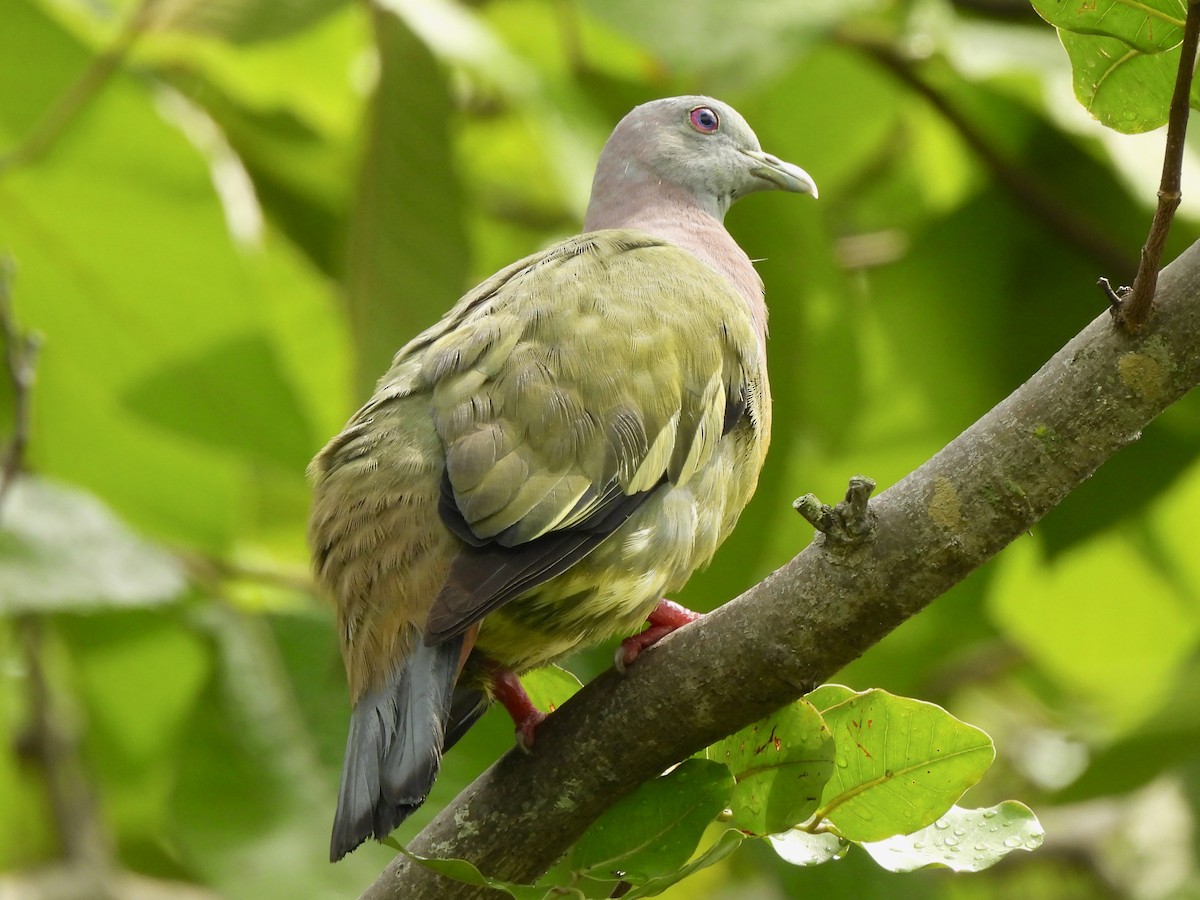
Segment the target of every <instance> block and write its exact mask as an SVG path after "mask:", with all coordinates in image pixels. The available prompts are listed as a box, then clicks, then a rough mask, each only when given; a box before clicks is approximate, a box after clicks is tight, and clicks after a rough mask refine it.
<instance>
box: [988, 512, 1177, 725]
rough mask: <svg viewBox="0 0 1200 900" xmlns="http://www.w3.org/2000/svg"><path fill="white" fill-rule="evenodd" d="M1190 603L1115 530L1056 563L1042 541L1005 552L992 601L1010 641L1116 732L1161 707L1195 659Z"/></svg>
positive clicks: (1063, 555) (1148, 558)
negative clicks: (1185, 667) (1188, 662)
mask: <svg viewBox="0 0 1200 900" xmlns="http://www.w3.org/2000/svg"><path fill="white" fill-rule="evenodd" d="M1130 597H1137V598H1138V601H1137V603H1136V604H1131V603H1129V598H1130ZM1190 603H1191V600H1190V599H1189V595H1188V594H1187V593H1186V592H1185V591H1180V590H1179V589H1178V588H1177V587H1176V586H1175V585H1173V584H1172V583H1171V580H1170V579H1169V578H1166V577H1164V576H1163V574H1162V573H1160V572H1158V571H1156V570H1155V567H1154V565H1153V557H1152V556H1150V555H1148V554H1146V553H1145V552H1144V551H1143V550H1142V548H1141V547H1139V545H1138V543H1137V542H1135V541H1133V540H1130V539H1129V538H1128V537H1127V536H1125V535H1123V534H1121V533H1119V532H1115V531H1112V530H1110V531H1106V532H1104V533H1102V534H1101V535H1100V536H1099V537H1097V538H1094V539H1093V540H1090V541H1086V542H1084V543H1083V544H1081V545H1078V546H1076V547H1073V548H1072V549H1070V550H1068V551H1066V552H1063V553H1060V554H1059V555H1058V556H1057V557H1056V558H1055V559H1053V560H1046V559H1045V558H1044V554H1043V553H1042V552H1041V550H1040V548H1039V547H1038V545H1037V542H1036V541H1022V542H1020V543H1019V544H1015V545H1014V546H1012V547H1009V548H1008V550H1007V551H1006V552H1005V554H1004V558H1003V560H1001V561H1000V565H999V566H998V567H997V570H996V575H995V581H994V583H993V585H992V590H991V592H990V594H989V597H988V609H989V612H990V614H991V617H992V620H993V621H994V622H995V623H996V624H997V625H998V626H999V627H1000V628H1001V630H1003V632H1004V633H1005V635H1006V636H1007V637H1008V639H1009V640H1011V641H1012V642H1013V643H1014V644H1015V645H1016V646H1017V647H1019V648H1020V650H1021V652H1022V653H1024V654H1025V655H1026V656H1027V657H1028V658H1029V659H1030V660H1031V661H1033V662H1034V663H1035V664H1036V665H1037V666H1038V667H1039V668H1040V669H1041V670H1042V671H1043V672H1045V673H1046V674H1047V675H1049V676H1050V677H1051V678H1053V679H1054V680H1055V681H1057V682H1058V683H1060V684H1061V685H1063V686H1064V687H1066V688H1068V689H1069V690H1071V691H1072V692H1073V693H1075V694H1078V695H1082V696H1083V697H1085V698H1088V699H1090V700H1091V701H1092V704H1093V709H1094V710H1095V713H1096V714H1097V715H1098V716H1099V717H1100V718H1101V720H1102V721H1104V722H1105V723H1106V725H1107V726H1108V727H1109V728H1110V729H1116V730H1117V731H1119V732H1128V731H1131V730H1132V729H1133V728H1134V727H1135V726H1136V725H1137V724H1138V723H1140V722H1141V721H1142V720H1143V719H1145V717H1146V716H1147V715H1149V714H1150V713H1151V712H1152V711H1153V710H1154V709H1155V707H1156V706H1157V705H1158V704H1159V703H1161V701H1162V700H1163V698H1164V697H1165V696H1166V695H1167V692H1168V691H1169V690H1170V689H1171V686H1172V684H1173V683H1174V680H1175V678H1176V677H1177V673H1178V672H1179V670H1180V667H1181V666H1182V665H1183V664H1184V662H1185V661H1186V660H1187V659H1188V658H1189V657H1190V656H1192V655H1193V654H1194V653H1195V648H1196V641H1197V638H1198V637H1200V626H1198V624H1197V622H1196V618H1195V616H1194V615H1193V613H1192V612H1191V609H1190V608H1189V604H1190ZM1031 616H1036V621H1033V620H1031V618H1030V617H1031ZM1130 672H1136V673H1137V677H1133V678H1131V677H1129V673H1130Z"/></svg>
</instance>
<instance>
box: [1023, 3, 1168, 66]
mask: <svg viewBox="0 0 1200 900" xmlns="http://www.w3.org/2000/svg"><path fill="white" fill-rule="evenodd" d="M1031 2H1032V3H1033V8H1034V9H1036V10H1037V11H1038V15H1040V16H1041V17H1042V18H1043V19H1045V20H1046V21H1047V22H1049V23H1050V24H1051V25H1056V26H1058V27H1059V28H1061V29H1063V30H1065V31H1072V32H1076V33H1077V34H1088V35H1103V36H1106V37H1112V38H1119V39H1120V41H1121V42H1122V43H1123V44H1124V45H1125V46H1127V47H1132V48H1133V49H1135V50H1138V51H1140V52H1142V53H1159V52H1161V51H1163V50H1169V49H1170V48H1172V47H1174V46H1176V45H1177V44H1178V43H1179V42H1180V41H1182V40H1183V20H1184V18H1185V17H1186V16H1187V4H1186V2H1185V0H1091V2H1077V0H1031Z"/></svg>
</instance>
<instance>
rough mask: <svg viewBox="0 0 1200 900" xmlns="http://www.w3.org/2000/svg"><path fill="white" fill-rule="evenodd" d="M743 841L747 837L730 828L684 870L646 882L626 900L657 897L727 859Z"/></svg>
mask: <svg viewBox="0 0 1200 900" xmlns="http://www.w3.org/2000/svg"><path fill="white" fill-rule="evenodd" d="M743 840H745V837H744V836H743V834H742V833H741V832H740V831H737V830H736V829H733V828H730V829H729V830H728V831H726V832H725V833H723V834H722V835H721V836H720V837H719V838H717V842H716V843H715V844H713V845H712V846H711V847H709V848H708V849H707V850H705V851H704V852H703V853H701V854H700V855H699V856H697V857H696V858H695V859H693V860H692V861H691V862H689V863H688V864H687V865H686V866H684V867H683V868H682V869H679V870H677V871H676V872H674V873H672V874H670V875H663V876H662V877H660V878H651V879H650V880H649V881H646V882H645V883H643V884H641V885H640V886H638V887H635V888H634V889H633V890H632V891H630V892H629V893H628V894H625V900H638V898H639V897H657V896H658V895H659V894H661V893H662V892H663V891H665V890H666V889H667V888H669V887H671V886H672V885H675V884H678V883H679V882H681V881H683V879H685V878H688V877H689V876H691V875H694V874H695V873H696V872H699V871H700V870H701V869H707V868H708V867H709V866H711V865H713V864H714V863H718V862H720V861H721V860H723V859H724V858H725V857H727V856H729V855H730V854H731V853H733V851H734V850H736V849H737V848H738V847H740V846H741V845H742V841H743Z"/></svg>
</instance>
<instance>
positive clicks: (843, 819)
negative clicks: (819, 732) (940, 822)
mask: <svg viewBox="0 0 1200 900" xmlns="http://www.w3.org/2000/svg"><path fill="white" fill-rule="evenodd" d="M824 716H825V722H826V724H828V725H829V729H830V731H831V732H833V739H834V741H835V743H836V747H837V749H836V759H835V762H836V767H835V769H834V773H833V776H832V777H831V778H830V779H829V782H828V784H826V785H825V791H824V793H823V794H822V795H821V806H820V809H818V811H817V812H816V816H817V817H818V818H827V819H828V820H829V821H830V822H831V823H833V825H834V826H836V827H837V829H838V832H839V833H840V834H841V835H842V836H843V837H845V838H847V839H848V840H851V841H879V840H883V839H884V838H888V837H891V836H892V835H894V834H907V833H909V832H911V831H914V830H915V829H918V828H924V827H925V826H926V825H931V824H933V822H934V821H936V820H937V818H938V817H939V816H941V815H942V814H944V813H945V812H946V810H948V809H949V808H950V807H951V806H953V805H954V803H955V801H957V800H958V798H959V797H961V796H962V794H963V792H964V791H965V790H966V789H967V788H969V787H970V786H971V785H973V784H975V782H977V781H978V780H979V779H980V777H982V775H983V773H984V772H986V771H987V768H988V766H990V765H991V763H992V760H993V759H994V758H995V755H996V753H995V749H994V747H993V746H992V739H991V738H989V737H988V736H987V735H986V734H984V733H983V732H982V731H980V730H979V729H978V728H975V727H974V726H971V725H967V724H966V723H965V722H960V721H959V720H958V719H956V718H954V716H952V715H950V713H948V712H946V711H945V710H944V709H942V708H941V707H940V706H935V705H934V704H932V703H925V702H923V701H921V700H912V699H909V698H905V697H896V696H894V695H892V694H889V693H887V692H886V691H881V690H870V691H865V692H863V693H861V694H858V695H856V696H855V697H853V698H851V699H849V700H846V701H844V702H843V703H840V704H838V705H837V706H833V707H831V708H829V709H827V710H826V711H825V713H824Z"/></svg>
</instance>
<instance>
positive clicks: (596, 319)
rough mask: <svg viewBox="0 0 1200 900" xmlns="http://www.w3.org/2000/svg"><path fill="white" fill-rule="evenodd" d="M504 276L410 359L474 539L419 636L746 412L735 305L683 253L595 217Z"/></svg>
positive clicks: (448, 502)
mask: <svg viewBox="0 0 1200 900" xmlns="http://www.w3.org/2000/svg"><path fill="white" fill-rule="evenodd" d="M508 276H509V277H507V278H506V279H504V280H503V281H499V282H497V283H496V284H494V285H493V287H492V290H491V293H490V294H489V295H487V296H479V291H476V292H474V293H473V294H471V295H469V296H468V297H467V298H464V300H463V301H461V302H460V305H459V307H456V308H455V310H453V311H452V312H451V314H450V315H449V316H448V317H447V320H448V321H449V323H450V324H447V325H445V327H443V328H442V329H441V331H440V332H438V333H436V334H434V333H431V334H430V337H429V338H428V339H427V341H426V345H425V348H424V354H423V357H422V360H421V363H420V365H421V376H422V379H423V380H424V382H425V385H424V386H425V388H426V389H427V390H429V391H430V392H431V397H432V401H431V408H432V411H433V420H434V427H435V429H436V431H437V433H438V435H439V437H440V439H441V441H442V443H443V445H444V447H445V452H446V470H445V477H444V479H443V486H442V488H443V489H442V497H441V503H440V507H439V508H440V511H441V515H442V518H443V520H444V521H445V522H446V524H447V526H448V527H449V528H450V529H451V531H453V532H454V533H455V534H456V535H458V536H459V537H460V538H462V539H463V540H464V541H465V542H466V543H467V544H468V545H469V546H468V547H467V548H466V549H464V550H463V552H462V553H461V554H460V555H459V556H458V558H457V559H456V560H455V562H454V564H453V565H452V568H451V572H450V575H449V577H448V579H447V582H446V585H445V586H444V588H443V589H442V591H441V592H440V593H439V595H438V597H437V598H436V599H435V600H434V603H433V606H432V609H431V612H430V615H429V619H428V622H427V626H426V640H427V641H430V642H436V641H438V640H444V639H446V638H448V637H451V636H453V635H455V634H459V633H461V632H462V631H463V630H465V629H466V628H467V627H469V626H470V625H471V624H472V623H474V622H476V621H478V620H479V619H480V618H482V617H483V616H484V615H486V614H487V613H488V612H490V611H492V610H493V609H495V608H497V607H498V606H500V605H502V604H503V603H505V602H507V601H508V600H511V599H513V598H515V597H517V596H520V595H521V594H523V593H526V592H528V591H529V590H531V589H532V588H533V587H536V586H537V585H538V584H541V583H543V582H545V581H547V580H549V579H550V578H553V577H555V576H556V575H559V574H561V573H562V572H565V571H566V570H567V569H568V568H570V566H572V565H574V564H575V563H576V562H578V561H579V560H580V559H582V558H583V557H584V556H586V555H587V554H588V553H590V552H591V551H592V550H593V549H595V547H597V546H599V544H600V543H601V542H603V541H604V540H605V539H606V538H607V537H608V536H609V535H610V534H612V532H613V531H614V530H615V529H617V528H618V527H620V525H621V524H622V523H624V522H625V520H626V519H628V517H629V516H630V515H632V514H633V512H634V511H635V510H636V509H637V508H638V507H639V506H640V505H641V504H642V503H644V502H646V501H647V500H648V499H649V498H650V497H651V496H653V494H654V492H655V491H657V490H659V489H661V488H662V486H664V485H667V484H673V485H682V484H686V483H687V481H688V480H689V479H690V478H692V477H693V476H694V475H695V473H696V472H697V471H698V470H700V469H701V468H703V467H704V466H705V464H706V463H707V462H708V461H709V460H710V459H711V458H712V456H713V453H714V452H715V450H716V447H717V445H718V442H719V441H720V440H721V438H722V436H723V435H724V434H726V433H727V432H728V431H729V430H730V429H731V428H732V427H734V425H736V423H737V422H738V421H740V420H741V419H742V418H743V417H744V416H745V415H747V414H750V415H753V414H754V409H753V408H752V406H753V403H754V402H755V397H756V396H757V394H756V390H757V388H756V383H757V380H758V379H759V378H760V377H761V375H760V373H761V367H762V359H761V349H760V346H759V343H758V340H757V336H756V334H755V332H754V328H753V325H752V323H751V321H750V318H749V315H748V314H747V311H746V308H745V304H744V302H743V301H742V299H741V298H740V296H739V295H738V294H737V293H736V292H735V291H734V289H733V288H732V287H731V286H730V285H729V284H728V283H727V282H726V281H725V279H724V278H723V277H721V276H719V275H718V274H717V273H716V272H715V271H713V270H711V269H709V268H708V267H707V266H706V265H705V264H704V263H702V262H700V261H699V260H698V259H697V258H695V257H693V256H692V255H691V254H689V253H687V252H686V251H684V250H682V249H680V248H677V247H674V246H671V245H669V244H666V243H664V242H662V241H659V240H657V239H654V238H651V237H648V236H645V235H641V234H638V233H637V232H628V231H625V232H623V231H610V232H596V233H594V234H591V235H584V236H582V237H579V238H575V239H573V240H571V241H567V242H564V243H563V244H560V245H558V246H557V247H555V248H552V249H551V250H549V251H547V252H546V253H544V254H542V255H540V256H537V257H532V258H531V259H530V260H527V261H526V264H525V265H524V267H523V268H519V269H516V268H513V269H510V270H509V271H508ZM493 281H496V279H493ZM464 307H465V308H464ZM432 331H433V330H431V332H432Z"/></svg>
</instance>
